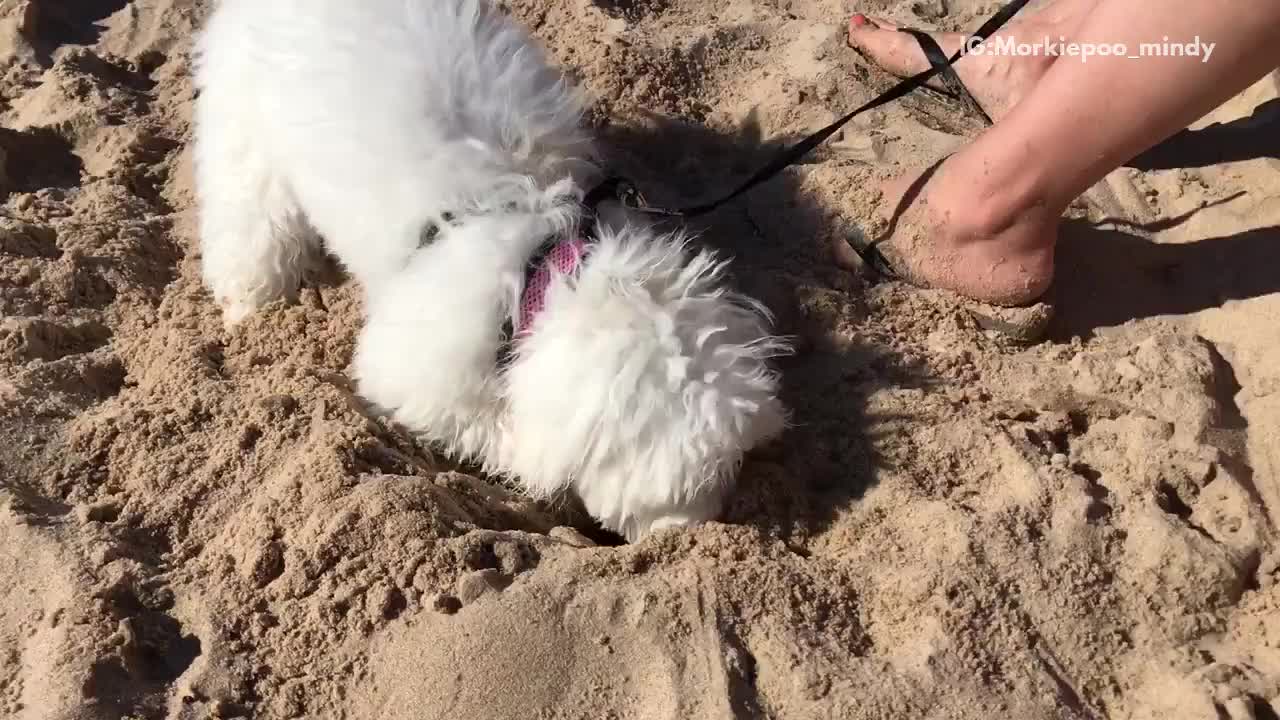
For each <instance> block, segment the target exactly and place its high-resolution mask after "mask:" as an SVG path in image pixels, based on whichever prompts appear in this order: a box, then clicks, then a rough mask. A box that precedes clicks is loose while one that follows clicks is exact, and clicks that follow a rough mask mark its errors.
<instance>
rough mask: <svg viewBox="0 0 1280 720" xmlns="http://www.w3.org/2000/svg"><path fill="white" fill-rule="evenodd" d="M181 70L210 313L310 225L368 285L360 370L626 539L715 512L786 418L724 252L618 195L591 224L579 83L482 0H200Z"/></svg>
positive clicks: (284, 258) (254, 287)
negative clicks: (191, 104)
mask: <svg viewBox="0 0 1280 720" xmlns="http://www.w3.org/2000/svg"><path fill="white" fill-rule="evenodd" d="M196 83H197V87H198V89H199V91H200V94H199V97H198V99H197V101H196V114H195V130H196V135H195V159H196V184H197V191H198V196H199V204H200V218H201V219H200V235H201V248H202V251H203V269H204V276H205V280H206V282H207V284H208V285H209V286H210V288H211V289H212V292H213V295H214V297H215V298H216V299H217V301H218V303H219V304H220V305H221V307H222V309H223V313H224V317H225V319H226V322H227V323H228V324H229V325H230V324H234V323H235V322H237V321H238V320H240V319H241V318H243V317H244V316H245V315H247V314H248V313H251V312H253V311H254V310H255V309H257V308H259V307H260V306H262V305H263V304H264V303H266V302H268V301H271V300H273V299H276V298H280V297H289V296H290V295H292V294H293V293H294V292H295V291H296V289H297V285H298V282H299V276H300V274H301V271H302V270H303V267H304V264H305V263H304V261H305V259H306V256H307V254H308V252H309V251H310V249H311V248H312V247H318V246H319V243H320V240H319V237H323V238H324V245H325V247H326V248H327V249H328V250H329V251H331V252H332V253H333V254H334V255H336V256H337V258H338V259H339V260H340V261H341V262H342V264H343V265H344V266H345V268H346V269H347V270H348V271H349V272H350V273H351V275H352V276H354V278H355V279H356V280H357V281H358V282H359V283H360V285H361V287H362V288H363V290H364V294H365V306H366V313H367V323H366V326H365V327H364V328H363V330H362V332H361V333H360V336H359V340H358V346H357V349H356V353H355V358H354V362H353V368H354V374H355V377H356V380H357V387H358V389H359V392H360V393H361V394H362V395H364V396H365V397H366V398H367V399H368V400H369V401H371V402H372V403H373V404H374V405H376V406H378V407H379V408H380V409H381V410H382V411H384V412H387V413H389V414H390V415H391V416H392V417H393V418H394V419H395V420H396V421H398V422H400V423H402V424H404V425H405V426H407V427H408V428H410V429H411V430H413V431H414V432H416V433H418V434H420V435H421V436H423V437H425V438H426V439H427V440H429V441H433V442H436V443H439V444H442V445H444V446H445V447H447V448H448V449H449V450H451V451H452V452H454V453H455V454H457V455H458V456H461V457H463V458H466V459H471V460H474V461H477V462H479V463H481V464H482V465H483V467H484V468H485V469H486V470H487V471H489V472H492V473H495V474H501V475H507V476H511V477H513V478H516V479H518V480H519V482H520V483H521V484H522V485H523V487H524V488H525V489H526V491H528V492H529V493H530V494H532V495H534V496H538V497H551V496H554V495H556V494H558V493H559V492H561V491H563V490H565V489H568V488H572V490H574V491H575V492H576V493H577V495H578V496H579V497H580V498H581V499H582V501H583V504H584V505H585V507H586V508H587V510H588V511H589V512H590V513H592V515H594V516H595V517H596V518H597V519H599V520H600V521H601V522H602V523H603V524H604V525H605V526H606V527H608V528H610V529H612V530H615V531H618V532H620V533H622V534H624V535H625V536H626V537H627V538H628V539H630V540H635V539H637V538H638V537H640V536H641V535H643V534H645V533H646V532H649V531H651V530H655V529H658V528H663V527H671V526H681V525H688V524H693V523H697V522H701V521H704V520H708V519H712V518H714V517H715V516H716V515H717V514H718V513H719V512H720V511H721V506H722V502H723V499H724V497H725V495H726V493H727V492H728V490H729V489H730V488H731V487H732V485H733V482H734V479H735V476H736V473H737V469H738V467H739V466H740V464H741V461H742V458H743V454H744V453H745V452H746V451H748V450H749V449H750V448H752V447H753V446H755V445H756V444H758V443H760V442H762V441H764V440H766V439H768V438H771V437H773V436H775V435H777V434H778V433H779V432H781V430H782V429H783V427H784V425H785V424H786V420H785V413H784V410H783V407H782V404H781V402H780V401H779V399H778V383H779V380H778V376H777V374H776V372H774V371H773V370H771V369H770V368H769V367H768V364H767V363H768V360H769V359H770V358H771V357H774V356H776V355H779V354H782V353H784V352H786V351H787V346H786V344H785V343H784V342H782V341H781V340H780V339H778V338H776V337H774V336H772V335H771V334H770V332H769V329H768V318H767V315H766V313H765V312H764V311H763V309H762V308H761V307H760V306H759V304H758V303H755V302H753V301H751V300H749V299H747V298H744V297H741V296H738V295H735V294H732V293H730V292H729V291H728V290H726V289H725V288H724V286H723V275H724V272H725V263H724V262H722V261H720V260H718V259H716V258H715V257H714V256H713V255H711V254H710V253H709V252H706V251H694V250H692V249H691V248H690V247H689V243H688V241H687V240H686V238H684V237H683V236H681V235H679V234H674V235H673V234H666V235H661V234H657V233H655V232H654V231H653V230H652V229H650V228H648V227H645V226H641V225H635V224H630V223H628V224H623V223H622V222H621V221H620V220H618V218H622V217H625V215H624V214H620V210H619V208H620V206H615V209H614V214H613V215H612V216H611V217H613V218H614V219H615V221H614V222H612V223H601V224H599V225H598V226H596V228H595V231H594V232H593V233H592V232H589V228H590V227H591V226H592V223H591V222H590V221H591V215H590V214H589V213H587V212H586V209H585V208H584V207H583V206H582V204H581V203H582V199H583V197H584V194H585V192H586V190H587V189H589V188H590V187H591V186H592V185H593V184H594V183H595V182H597V181H598V179H599V172H598V170H597V167H596V164H595V162H594V160H593V158H594V157H595V156H594V152H593V149H592V144H591V139H590V137H588V135H587V134H586V133H585V132H584V131H583V129H582V128H581V127H580V124H579V122H580V117H581V109H582V102H581V100H580V98H579V96H578V95H577V93H576V92H575V91H574V89H573V88H572V87H571V86H570V85H569V83H568V82H567V81H566V79H565V78H564V76H563V75H562V74H561V73H560V72H558V71H557V70H555V69H553V68H552V67H551V66H550V65H549V64H548V62H547V61H546V59H545V56H544V54H543V53H542V51H541V50H540V48H539V47H538V46H537V45H536V43H535V42H534V40H533V39H532V38H531V37H530V36H529V35H528V34H527V33H526V32H525V31H524V30H523V29H522V28H521V27H520V26H518V25H517V24H515V23H514V22H512V21H510V20H509V19H507V18H506V16H505V15H503V14H502V13H501V12H500V11H498V10H497V9H495V8H493V7H491V6H489V5H488V4H486V3H484V2H482V1H481V0H223V1H222V2H221V4H220V5H219V6H218V7H217V9H216V10H215V11H214V13H213V15H212V17H211V18H210V20H209V22H208V24H207V25H206V27H205V28H204V30H203V31H202V33H201V36H200V39H199V42H198V46H197V53H196ZM535 256H536V257H539V258H542V257H544V256H545V258H546V259H545V260H539V261H538V263H537V264H535V265H534V266H532V267H533V268H534V269H535V270H536V271H537V272H528V271H527V268H528V267H530V263H531V259H532V258H534V257H535ZM504 323H509V324H511V325H512V326H513V327H514V329H515V330H516V333H515V337H514V338H507V337H506V336H505V335H504ZM508 340H510V341H511V345H510V352H509V353H506V354H505V355H504V353H503V352H502V351H503V348H504V347H505V343H506V342H507V341H508Z"/></svg>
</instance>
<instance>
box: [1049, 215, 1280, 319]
mask: <svg viewBox="0 0 1280 720" xmlns="http://www.w3.org/2000/svg"><path fill="white" fill-rule="evenodd" d="M1056 278H1057V279H1056V280H1055V283H1054V284H1055V288H1054V291H1053V292H1054V296H1055V300H1056V302H1057V304H1058V316H1057V318H1056V319H1055V323H1054V325H1055V326H1054V328H1053V330H1052V334H1053V336H1054V337H1062V338H1066V337H1072V336H1081V337H1089V336H1091V335H1092V334H1093V333H1094V332H1095V331H1097V330H1100V329H1103V328H1108V327H1115V326H1117V325H1122V324H1124V323H1126V322H1129V321H1131V320H1139V319H1143V318H1152V317H1159V316H1165V315H1171V316H1172V315H1187V314H1190V313H1194V312H1198V311H1201V310H1206V309H1209V308H1214V307H1219V306H1221V305H1223V304H1224V303H1227V302H1231V301H1233V300H1248V299H1250V298H1255V297H1259V296H1262V295H1269V294H1271V293H1276V292H1280V227H1267V228H1260V229H1257V230H1250V231H1246V232H1242V233H1238V234H1235V235H1230V236H1227V237H1215V238H1204V239H1201V240H1196V241H1194V242H1188V243H1177V244H1172V243H1165V244H1161V243H1155V242H1152V241H1150V240H1148V239H1146V238H1143V237H1139V236H1137V235H1133V234H1130V233H1128V232H1124V231H1121V230H1102V229H1098V228H1095V227H1092V226H1090V225H1089V224H1087V223H1084V222H1079V221H1072V222H1068V223H1066V224H1065V225H1064V226H1063V230H1062V239H1061V242H1060V243H1059V244H1058V258H1057V274H1056Z"/></svg>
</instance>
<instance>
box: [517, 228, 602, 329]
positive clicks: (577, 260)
mask: <svg viewBox="0 0 1280 720" xmlns="http://www.w3.org/2000/svg"><path fill="white" fill-rule="evenodd" d="M586 254H587V243H586V241H585V240H583V239H582V238H575V239H573V240H562V241H560V242H558V243H556V244H555V245H553V246H551V249H549V250H547V251H546V254H545V255H544V256H543V257H542V258H541V259H540V260H535V262H534V264H533V265H532V266H531V268H530V272H529V273H527V274H526V276H525V282H524V292H522V293H521V294H520V317H519V324H518V325H517V326H516V337H520V336H522V335H527V334H529V333H530V332H531V331H532V328H533V321H534V320H535V319H536V318H537V317H538V313H540V312H542V309H543V308H544V307H546V304H547V289H548V288H550V287H551V280H552V278H554V277H555V276H556V275H572V274H573V273H574V271H575V270H577V269H578V266H579V265H581V264H582V259H583V258H584V257H585V256H586Z"/></svg>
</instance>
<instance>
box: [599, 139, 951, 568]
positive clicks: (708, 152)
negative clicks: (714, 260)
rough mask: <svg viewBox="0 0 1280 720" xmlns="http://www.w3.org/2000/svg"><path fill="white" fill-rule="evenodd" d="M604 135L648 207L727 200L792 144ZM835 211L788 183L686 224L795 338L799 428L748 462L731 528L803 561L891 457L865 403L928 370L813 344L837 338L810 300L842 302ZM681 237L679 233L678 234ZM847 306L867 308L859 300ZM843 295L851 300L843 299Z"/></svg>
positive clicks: (880, 423) (786, 369) (852, 346)
mask: <svg viewBox="0 0 1280 720" xmlns="http://www.w3.org/2000/svg"><path fill="white" fill-rule="evenodd" d="M598 133H599V135H600V137H601V139H602V144H603V145H604V147H605V151H606V153H608V158H607V159H608V161H609V163H610V166H611V167H610V169H611V170H612V171H613V172H616V173H619V174H621V175H624V176H626V177H628V178H630V179H631V180H633V181H634V182H635V183H636V184H637V186H638V187H639V189H640V190H641V192H642V193H643V194H644V195H645V197H646V199H647V200H648V201H649V203H650V204H653V205H660V206H664V207H679V206H687V205H689V204H692V203H700V202H704V201H707V200H711V199H714V198H717V197H719V196H721V195H723V194H724V193H725V192H727V191H728V190H730V189H732V188H733V187H734V186H735V185H736V184H737V183H739V182H741V180H742V179H744V178H745V177H746V176H747V175H749V174H750V173H752V172H754V171H755V170H756V169H757V168H759V167H760V166H761V165H763V164H764V163H765V162H767V161H768V160H769V159H771V158H772V157H773V156H774V154H775V153H777V152H778V150H779V149H780V147H781V145H782V144H783V142H785V140H782V139H773V140H769V141H765V140H763V139H762V135H763V134H762V132H761V130H760V128H759V127H758V125H757V124H756V123H754V122H753V121H752V119H751V118H748V120H747V122H746V123H745V124H744V126H743V127H741V128H739V129H738V130H737V132H717V131H715V130H712V129H709V128H707V127H705V126H702V125H699V124H694V123H690V122H682V121H679V120H674V119H671V118H656V117H654V118H649V119H647V120H646V121H645V122H644V123H635V124H631V123H622V122H619V123H615V124H612V125H610V126H608V127H605V128H601V129H599V130H598ZM838 213H839V208H829V207H823V206H821V205H820V203H819V202H818V201H817V200H816V198H814V197H813V196H812V195H811V194H810V193H806V192H805V191H803V190H802V189H801V188H800V187H799V185H798V182H797V178H796V176H795V174H794V173H792V172H783V173H782V174H780V175H779V176H777V177H775V178H773V179H772V180H770V181H768V182H766V183H764V184H762V185H760V186H758V187H756V188H755V189H753V190H752V191H750V192H749V193H747V194H746V195H745V196H743V197H741V198H738V199H737V200H735V201H734V202H732V203H730V204H728V205H727V206H725V207H723V208H720V209H719V210H716V211H715V212H713V213H711V214H709V215H706V216H703V217H700V218H696V219H695V220H694V221H692V222H690V223H687V224H686V225H685V227H687V228H688V229H689V230H690V231H692V232H694V233H695V234H696V236H697V238H698V240H699V242H702V243H705V244H706V245H708V246H710V247H713V248H715V249H717V250H719V251H721V252H722V253H724V254H726V255H729V256H732V257H733V258H734V265H733V274H734V279H735V281H736V283H737V286H738V287H739V288H740V289H741V290H743V291H745V292H747V293H748V294H750V295H752V296H754V297H756V298H757V299H759V300H761V301H762V302H764V303H765V304H766V305H767V306H768V307H769V308H770V310H771V311H773V313H774V314H775V316H776V317H777V318H778V331H779V332H780V333H782V334H787V335H795V336H798V337H799V338H800V339H799V342H798V346H799V352H798V353H797V354H796V355H795V356H793V357H789V358H784V359H783V360H782V361H781V362H780V363H779V367H780V369H781V370H782V372H783V385H784V390H783V394H784V400H785V402H786V404H787V406H788V408H789V410H790V411H791V412H792V413H793V417H792V420H793V423H794V427H792V428H791V429H789V430H788V431H787V432H786V433H785V434H784V436H783V437H782V438H781V440H780V441H778V442H775V443H773V444H771V445H770V446H768V447H763V448H760V449H758V450H757V451H755V452H753V453H751V455H750V456H749V457H748V459H747V462H746V464H745V466H744V468H743V471H742V473H741V476H740V479H739V486H738V490H737V491H736V492H735V494H734V496H733V499H732V500H731V504H730V507H729V508H728V510H727V512H726V515H725V517H724V518H723V519H724V520H725V521H726V522H731V523H741V524H750V525H755V526H757V527H760V528H761V529H762V530H765V531H766V532H771V533H776V534H777V535H779V536H780V537H782V538H783V539H784V540H787V541H788V542H792V541H794V543H793V544H792V546H793V548H795V549H796V551H797V552H800V553H803V552H804V551H803V549H802V548H801V547H800V545H801V544H802V543H803V538H805V537H809V536H812V535H814V534H817V533H820V532H821V531H823V530H824V529H826V528H827V527H829V526H830V524H831V523H832V521H833V520H834V519H835V518H836V517H837V516H838V515H839V514H840V513H841V512H843V511H844V510H846V509H847V508H848V507H849V506H850V505H851V504H853V503H854V502H855V501H856V500H858V499H859V498H861V497H862V496H863V495H864V494H865V493H866V491H867V490H868V489H869V488H870V487H872V486H873V485H874V484H875V483H876V482H877V480H878V475H879V473H880V471H881V470H882V469H883V467H884V458H883V457H882V456H881V455H880V453H878V452H877V446H878V442H877V437H878V435H880V434H881V433H882V432H883V430H880V428H882V427H884V425H885V423H887V422H892V421H895V420H899V418H883V417H875V416H872V415H871V414H870V413H869V412H868V411H867V407H866V398H867V397H868V396H870V395H871V394H872V393H873V392H874V391H875V390H877V389H879V388H882V387H886V386H894V387H922V386H925V385H928V384H929V379H928V378H927V377H926V375H925V371H924V370H922V369H920V368H919V367H917V366H914V365H913V364H912V363H909V362H908V361H906V360H905V359H904V358H902V357H900V356H898V355H897V354H895V353H893V352H892V351H891V350H889V349H887V348H886V347H883V346H879V345H878V344H874V343H872V342H870V341H868V340H867V338H866V337H865V336H864V335H863V334H861V333H856V332H855V336H854V337H853V338H852V339H850V338H848V337H844V338H843V341H842V342H841V343H839V344H838V348H839V349H833V346H832V345H831V343H824V342H822V341H821V340H819V341H818V342H816V343H815V342H810V340H812V339H813V338H814V337H815V336H818V335H822V334H829V333H830V331H831V329H832V328H831V327H829V326H828V325H824V322H823V321H822V320H821V319H817V320H815V319H814V318H812V317H808V314H807V311H805V310H804V309H802V308H801V303H800V296H801V295H802V293H803V292H805V291H809V292H813V291H815V289H816V290H817V291H819V292H822V291H826V292H832V291H837V289H835V288H833V287H832V286H831V284H830V278H831V276H832V272H833V266H832V263H831V257H830V253H829V245H828V244H827V243H828V240H827V239H826V238H827V236H828V235H829V233H830V228H831V227H832V226H833V220H834V218H835V216H836V215H837V214H838ZM672 227H673V228H674V227H677V226H675V225H673V226H672ZM856 290H857V288H854V292H850V293H849V294H848V295H847V297H849V299H850V300H851V302H853V303H854V305H855V306H857V307H858V308H860V309H859V310H858V312H859V313H860V314H861V315H860V317H859V318H858V322H855V324H854V326H855V328H856V327H858V326H860V325H862V323H861V322H860V321H861V320H862V319H864V318H865V315H866V313H869V311H868V310H866V308H865V306H863V304H862V303H861V300H860V298H859V297H858V295H859V293H858V292H856ZM846 291H847V290H846Z"/></svg>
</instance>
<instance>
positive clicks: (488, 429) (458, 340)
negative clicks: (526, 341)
mask: <svg viewBox="0 0 1280 720" xmlns="http://www.w3.org/2000/svg"><path fill="white" fill-rule="evenodd" d="M546 224H547V223H546V221H545V220H544V219H542V218H540V217H539V216H536V215H535V216H493V217H488V216H481V217H476V218H467V219H464V220H463V221H462V222H461V224H460V225H458V226H456V227H448V228H445V229H443V230H441V231H440V232H439V234H438V235H437V236H436V237H435V238H434V240H432V241H431V242H428V243H426V244H425V247H422V248H419V249H418V250H417V251H416V252H415V253H414V254H413V256H412V257H410V258H409V259H408V262H407V263H406V264H405V267H404V268H403V269H402V270H401V271H400V272H398V273H394V274H392V275H391V276H389V277H387V278H385V279H383V280H382V281H381V282H379V283H377V284H376V286H374V285H371V286H370V287H368V288H366V301H367V319H366V323H365V327H364V328H363V330H362V332H361V334H360V337H359V340H358V343H357V347H356V353H355V359H354V363H353V365H354V373H355V377H356V381H357V384H358V388H359V391H360V393H361V394H362V395H363V396H364V397H365V398H366V399H368V400H369V401H371V402H372V403H374V404H375V405H377V406H379V407H380V408H381V409H382V410H383V411H385V412H389V413H391V414H392V416H393V417H394V419H395V420H397V421H398V422H400V423H403V424H404V425H405V426H406V427H408V428H409V429H410V430H412V431H414V432H416V433H419V434H421V435H423V436H425V437H426V438H427V439H429V440H431V441H435V442H438V443H441V444H443V445H445V446H446V447H447V448H448V449H449V450H451V451H452V452H453V453H455V454H457V455H460V456H462V457H465V458H468V459H472V460H479V461H481V462H484V463H485V464H490V462H491V460H492V458H493V457H494V453H495V452H496V444H497V441H498V432H499V428H498V412H499V399H498V398H499V392H498V390H499V388H498V383H499V377H498V370H497V367H496V364H497V355H498V350H499V348H500V346H501V344H502V343H503V341H504V337H503V322H504V320H505V318H506V317H507V316H508V315H509V314H510V313H511V311H512V308H513V303H514V302H515V301H516V299H517V295H518V292H519V287H520V280H521V278H522V276H523V269H524V264H525V262H527V258H528V256H529V255H530V254H531V253H532V251H533V248H534V247H536V246H537V244H538V243H539V242H541V240H542V238H543V237H545V232H546V229H547V228H546Z"/></svg>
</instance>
